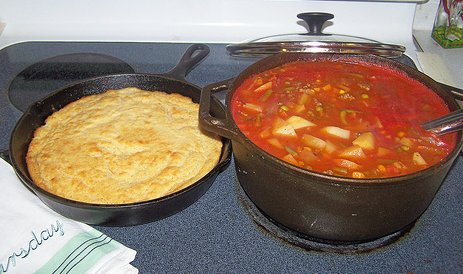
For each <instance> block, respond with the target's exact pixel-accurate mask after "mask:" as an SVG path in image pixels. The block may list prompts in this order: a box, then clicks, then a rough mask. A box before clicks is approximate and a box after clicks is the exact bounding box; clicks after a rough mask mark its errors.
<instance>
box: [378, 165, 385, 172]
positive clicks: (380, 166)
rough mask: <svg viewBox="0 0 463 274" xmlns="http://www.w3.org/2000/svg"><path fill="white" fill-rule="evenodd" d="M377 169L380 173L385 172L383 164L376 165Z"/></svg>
mask: <svg viewBox="0 0 463 274" xmlns="http://www.w3.org/2000/svg"><path fill="white" fill-rule="evenodd" d="M377 169H378V171H379V172H381V173H385V172H386V167H385V166H383V165H378V166H377Z"/></svg>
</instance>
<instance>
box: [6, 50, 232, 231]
mask: <svg viewBox="0 0 463 274" xmlns="http://www.w3.org/2000/svg"><path fill="white" fill-rule="evenodd" d="M208 54H209V48H208V47H207V46H206V45H203V44H194V45H192V46H190V47H189V48H188V49H187V50H186V52H185V54H184V55H183V57H182V58H181V60H180V62H179V63H178V64H177V65H176V66H175V67H174V68H172V69H171V70H170V71H169V72H166V73H164V74H141V73H138V74H137V73H133V74H117V75H107V76H101V77H95V78H91V79H88V80H84V81H82V82H78V83H74V84H71V85H69V86H67V87H64V88H63V89H60V90H58V91H57V92H55V93H52V94H51V95H49V96H46V97H45V98H43V99H41V100H39V101H37V102H35V103H34V104H32V105H31V106H30V107H29V108H28V109H27V110H26V111H25V112H24V114H23V115H22V116H21V117H20V119H19V120H18V122H17V124H16V126H15V128H14V129H13V132H12V134H11V138H10V145H9V158H10V161H11V164H12V166H13V168H14V170H15V172H16V174H17V176H18V177H19V179H20V180H21V181H22V182H23V183H24V185H25V186H27V187H28V188H29V189H30V190H32V191H33V192H34V193H35V194H36V195H37V196H38V197H39V198H40V199H41V200H42V201H43V202H44V203H45V204H46V205H47V206H49V207H50V208H51V209H53V210H55V211H56V212H58V213H60V214H61V215H63V216H66V217H68V218H71V219H74V220H77V221H81V222H84V223H88V224H95V225H106V226H126V225H137V224H142V223H147V222H151V221H155V220H159V219H162V218H165V217H167V216H170V215H172V214H175V213H177V212H179V211H181V210H183V209H185V208H186V207H188V206H190V205H191V204H192V203H194V202H195V201H196V200H198V199H199V198H200V197H201V196H202V195H203V194H204V193H205V192H206V191H207V190H208V189H209V187H210V186H211V185H212V183H213V182H214V180H215V178H216V177H217V175H218V174H219V172H221V171H222V170H223V169H224V168H225V167H226V166H227V164H228V163H229V162H230V158H231V144H230V141H229V140H227V139H224V138H222V143H223V146H222V152H221V156H220V159H219V162H218V163H217V165H216V166H215V167H214V168H213V169H212V170H211V171H210V172H209V173H208V174H206V175H205V176H204V177H203V178H201V179H200V180H198V181H197V182H195V183H193V184H192V185H190V186H189V187H187V188H185V189H182V190H180V191H178V192H175V193H172V194H170V195H167V196H164V197H161V198H158V199H153V200H149V201H144V202H137V203H131V204H109V205H102V204H90V203H84V202H77V201H72V200H68V199H65V198H62V197H59V196H56V195H54V194H51V193H49V192H47V191H45V190H43V189H42V188H40V187H38V186H37V185H36V184H34V182H33V181H32V179H31V178H30V176H29V173H28V170H27V165H26V153H27V150H28V145H29V143H30V141H31V139H32V137H33V134H34V131H35V130H36V129H37V128H38V127H40V126H41V125H43V124H44V121H45V119H46V118H47V117H48V116H49V115H51V114H52V113H53V112H54V111H57V110H59V109H61V108H62V107H64V106H65V105H67V104H69V103H71V102H73V101H75V100H78V99H80V98H82V97H84V96H87V95H91V94H98V93H102V92H105V91H107V90H109V89H122V88H126V87H137V88H140V89H143V90H148V91H163V92H166V93H173V92H175V93H179V94H181V95H184V96H187V97H190V98H192V100H193V102H196V103H199V99H200V93H201V89H200V88H199V87H197V86H195V85H193V84H191V83H189V82H187V81H186V80H185V77H186V75H187V74H188V73H189V72H190V71H191V70H192V69H193V68H194V67H195V66H196V65H198V64H199V63H200V61H202V60H203V59H204V58H205V57H206V56H207V55H208ZM211 109H212V110H211V112H212V113H214V115H218V116H219V117H222V118H224V116H223V115H224V109H223V106H222V104H221V103H220V102H219V101H218V100H213V101H212V104H211ZM114 183H117V182H114Z"/></svg>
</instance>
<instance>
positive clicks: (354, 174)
mask: <svg viewBox="0 0 463 274" xmlns="http://www.w3.org/2000/svg"><path fill="white" fill-rule="evenodd" d="M352 178H365V174H364V173H363V172H360V171H354V172H352Z"/></svg>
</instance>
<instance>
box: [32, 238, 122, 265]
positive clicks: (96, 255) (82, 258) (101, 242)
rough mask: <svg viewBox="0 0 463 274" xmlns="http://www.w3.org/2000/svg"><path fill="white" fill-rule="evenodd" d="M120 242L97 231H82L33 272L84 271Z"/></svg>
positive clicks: (115, 247) (114, 248) (117, 246)
mask: <svg viewBox="0 0 463 274" xmlns="http://www.w3.org/2000/svg"><path fill="white" fill-rule="evenodd" d="M119 247H120V244H119V243H118V242H116V241H113V240H112V239H111V238H110V237H108V236H106V235H104V234H102V233H101V232H99V231H96V230H92V231H88V232H82V233H80V234H77V235H76V236H74V237H73V238H72V239H71V240H70V241H68V242H67V243H66V245H64V246H63V247H62V248H61V249H60V250H59V251H58V252H57V253H56V254H55V255H54V256H53V258H52V259H50V260H49V261H48V262H47V263H46V264H45V265H44V266H43V267H41V268H40V269H39V270H38V271H37V272H35V273H39V274H40V273H47V274H50V273H85V272H86V271H88V270H89V269H90V268H91V267H93V266H94V265H95V264H96V263H97V262H98V261H99V260H100V259H101V258H103V257H104V256H106V255H107V254H109V253H110V252H112V251H114V250H116V249H117V248H119Z"/></svg>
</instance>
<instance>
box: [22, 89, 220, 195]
mask: <svg viewBox="0 0 463 274" xmlns="http://www.w3.org/2000/svg"><path fill="white" fill-rule="evenodd" d="M198 109H199V106H198V104H196V103H194V102H192V100H191V98H189V97H185V96H182V95H180V94H176V93H172V94H168V93H165V92H159V91H144V90H140V89H138V88H125V89H120V90H109V91H106V92H105V93H102V94H96V95H90V96H86V97H83V98H81V99H79V100H77V101H74V102H72V103H70V104H68V105H66V106H65V107H63V108H62V109H60V110H59V111H57V112H55V113H53V114H52V115H50V116H49V117H48V118H47V119H46V121H45V124H44V125H43V126H41V127H40V128H38V129H37V130H36V131H35V133H34V137H33V139H32V141H31V143H30V145H29V149H28V152H27V156H26V161H27V165H28V170H29V173H30V176H31V178H32V180H33V181H34V182H35V183H36V184H37V185H38V186H39V187H41V188H43V189H45V190H47V191H49V192H51V193H54V194H56V195H58V196H61V197H64V198H68V199H70V200H75V201H82V202H87V203H95V204H126V203H133V202H141V201H146V200H151V199H155V198H159V197H162V196H165V195H168V194H170V193H173V192H176V191H178V190H180V189H183V188H185V187H187V186H189V185H191V184H192V183H194V182H196V181H198V180H199V179H201V178H202V177H203V176H204V175H206V174H207V173H208V172H209V171H211V170H212V169H213V167H214V166H215V165H216V164H217V162H218V160H219V157H220V154H221V148H222V142H221V141H220V139H219V138H218V137H217V136H212V135H206V134H205V133H204V132H202V131H201V130H200V129H199V127H198Z"/></svg>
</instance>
